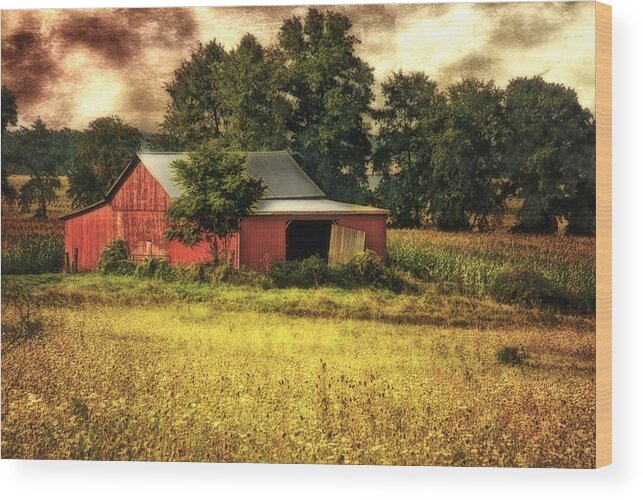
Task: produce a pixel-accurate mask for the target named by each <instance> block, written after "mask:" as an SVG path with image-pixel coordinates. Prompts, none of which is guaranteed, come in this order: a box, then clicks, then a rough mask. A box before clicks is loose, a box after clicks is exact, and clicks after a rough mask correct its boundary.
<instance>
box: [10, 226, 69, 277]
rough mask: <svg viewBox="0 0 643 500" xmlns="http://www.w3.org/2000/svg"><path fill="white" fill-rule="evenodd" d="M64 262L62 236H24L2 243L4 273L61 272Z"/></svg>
mask: <svg viewBox="0 0 643 500" xmlns="http://www.w3.org/2000/svg"><path fill="white" fill-rule="evenodd" d="M64 262H65V242H64V240H63V238H62V237H60V236H48V237H47V236H39V235H37V236H23V237H20V238H16V239H12V241H11V242H10V243H5V242H3V245H2V274H40V273H59V272H61V271H62V269H63V264H64Z"/></svg>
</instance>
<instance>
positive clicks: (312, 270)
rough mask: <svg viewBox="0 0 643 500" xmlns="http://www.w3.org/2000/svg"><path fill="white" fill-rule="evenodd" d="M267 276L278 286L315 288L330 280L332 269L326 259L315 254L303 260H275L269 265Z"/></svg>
mask: <svg viewBox="0 0 643 500" xmlns="http://www.w3.org/2000/svg"><path fill="white" fill-rule="evenodd" d="M267 277H268V280H269V281H270V283H271V284H272V285H273V286H275V287H277V288H286V287H290V286H295V287H299V288H314V287H318V286H321V285H325V284H327V283H328V282H329V278H330V271H329V268H328V264H327V263H326V261H325V260H324V259H322V258H321V257H319V256H317V255H314V256H312V257H308V258H307V259H303V260H286V261H283V262H274V263H272V264H271V265H270V266H269V267H268V272H267Z"/></svg>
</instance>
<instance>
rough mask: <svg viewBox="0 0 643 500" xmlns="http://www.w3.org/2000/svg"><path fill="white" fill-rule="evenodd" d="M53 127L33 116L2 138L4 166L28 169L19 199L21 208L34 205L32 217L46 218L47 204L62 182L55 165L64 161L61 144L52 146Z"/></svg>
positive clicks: (27, 208)
mask: <svg viewBox="0 0 643 500" xmlns="http://www.w3.org/2000/svg"><path fill="white" fill-rule="evenodd" d="M52 136H53V134H52V131H51V130H49V129H48V128H47V125H46V124H45V122H43V121H42V120H41V119H40V118H38V119H36V120H35V121H34V122H33V124H32V125H31V127H20V129H19V130H17V131H16V132H15V133H13V134H12V136H11V139H10V140H8V141H6V142H3V148H2V157H3V158H2V163H3V166H11V167H12V168H13V169H15V170H20V171H24V172H28V173H29V180H28V181H27V182H26V183H25V184H23V185H22V187H21V188H20V193H19V194H18V203H19V205H20V208H21V210H22V211H23V212H28V211H29V210H31V208H32V206H34V205H35V206H36V211H35V214H34V217H36V218H40V219H46V218H47V215H48V206H49V204H50V203H52V202H54V201H56V200H57V199H58V194H57V190H59V189H60V188H61V186H62V184H61V182H60V179H59V178H58V175H57V173H58V169H59V168H60V165H61V164H62V163H63V161H64V155H63V152H62V151H61V149H60V148H56V147H53V146H52Z"/></svg>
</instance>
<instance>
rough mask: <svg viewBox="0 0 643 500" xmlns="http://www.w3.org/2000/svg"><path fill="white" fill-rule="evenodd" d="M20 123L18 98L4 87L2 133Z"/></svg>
mask: <svg viewBox="0 0 643 500" xmlns="http://www.w3.org/2000/svg"><path fill="white" fill-rule="evenodd" d="M16 123H18V108H17V106H16V98H15V96H14V95H13V92H11V89H9V88H8V87H6V86H5V85H3V86H2V132H4V131H5V130H7V125H15V124H16Z"/></svg>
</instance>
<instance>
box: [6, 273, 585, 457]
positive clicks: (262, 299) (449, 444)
mask: <svg viewBox="0 0 643 500" xmlns="http://www.w3.org/2000/svg"><path fill="white" fill-rule="evenodd" d="M10 284H13V285H14V286H17V287H20V288H21V289H23V290H26V291H28V292H29V293H30V294H32V298H31V303H32V304H35V305H36V307H37V309H38V311H40V313H41V314H42V316H43V319H44V320H45V325H46V334H47V336H46V337H45V339H44V341H39V340H35V341H26V342H22V343H19V344H17V345H16V346H15V347H14V348H12V349H11V350H9V351H4V350H3V359H2V362H3V366H2V368H3V384H2V398H3V400H2V412H3V414H2V422H3V434H2V438H3V456H5V457H7V458H10V457H12V458H18V457H20V458H41V459H45V458H48V459H53V458H58V459H62V458H76V459H101V460H171V461H172V460H183V461H186V460H195V461H253V462H296V463H308V462H323V463H374V464H385V463H388V464H391V463H392V464H406V465H411V464H424V465H427V464H432V465H453V464H456V463H458V464H466V465H480V466H482V465H496V466H509V465H511V466H519V467H591V466H592V465H593V463H594V462H593V461H594V458H593V457H594V451H595V450H594V432H593V429H594V428H595V422H594V415H595V413H594V412H595V405H594V401H595V392H594V377H595V374H594V349H595V342H594V326H593V320H592V319H591V318H585V319H578V318H576V319H574V318H572V317H562V316H561V317H559V318H557V317H556V316H555V315H554V314H553V313H551V312H549V311H542V310H540V309H525V308H523V306H520V305H513V306H508V305H500V304H496V303H494V302H491V301H484V300H481V299H473V298H465V297H461V296H457V295H456V296H444V295H442V294H439V293H437V292H436V293H433V292H431V293H429V292H428V291H427V293H425V294H423V295H417V296H416V295H404V294H402V295H399V294H392V293H390V292H388V291H385V290H373V289H363V290H360V291H359V293H352V292H347V291H346V290H344V289H337V288H328V287H322V288H318V289H307V290H304V289H273V290H261V289H257V288H253V287H231V286H225V285H224V286H221V287H212V286H210V285H207V284H194V283H190V284H182V283H169V282H164V281H161V280H150V279H140V278H136V277H133V276H127V277H119V276H100V275H97V274H85V275H82V274H79V275H75V276H69V275H42V276H28V277H17V276H12V277H5V278H4V279H3V290H6V287H7V285H10ZM7 302H10V301H9V300H8V299H7V297H6V296H3V304H6V303H7ZM444 321H450V322H449V323H444ZM552 321H553V322H552ZM3 322H5V325H4V327H5V328H6V327H7V325H8V324H9V323H12V324H14V323H13V322H14V317H10V316H7V317H5V316H4V314H3ZM543 339H546V342H544V341H543ZM505 346H508V347H512V346H520V349H522V350H523V352H524V353H525V354H528V356H529V362H528V363H523V364H522V365H516V366H520V369H508V367H512V364H513V363H514V361H513V359H514V358H513V356H512V355H510V356H509V358H508V360H509V361H510V362H509V363H508V364H502V362H499V359H498V357H497V353H498V352H499V351H500V350H501V349H502V348H503V347H505ZM61 359H65V360H69V362H67V363H62V362H61ZM71 366H73V369H71V368H70V367H71ZM115 366H116V367H118V369H116V370H115V369H114V367H115ZM61 387H64V388H65V390H64V391H61V390H60V388H61ZM543 422H547V425H543Z"/></svg>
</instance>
